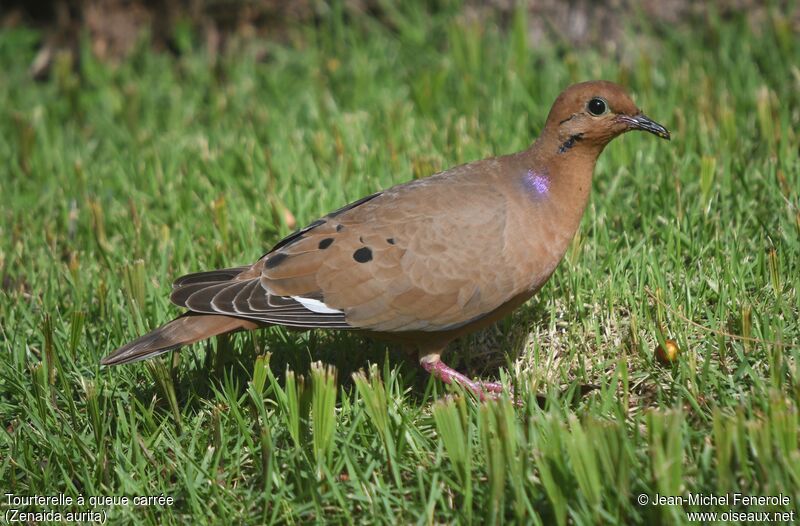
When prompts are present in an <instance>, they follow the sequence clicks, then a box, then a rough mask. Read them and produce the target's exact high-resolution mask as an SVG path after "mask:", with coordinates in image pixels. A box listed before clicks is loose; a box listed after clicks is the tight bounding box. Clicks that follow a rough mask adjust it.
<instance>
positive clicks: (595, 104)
mask: <svg viewBox="0 0 800 526" xmlns="http://www.w3.org/2000/svg"><path fill="white" fill-rule="evenodd" d="M586 109H588V110H589V113H591V114H592V115H595V116H598V115H602V114H604V113H606V112H607V111H608V103H607V102H606V101H604V100H603V99H601V98H600V97H595V98H593V99H592V100H590V101H589V103H588V104H587V105H586Z"/></svg>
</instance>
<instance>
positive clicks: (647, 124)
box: [619, 113, 669, 140]
mask: <svg viewBox="0 0 800 526" xmlns="http://www.w3.org/2000/svg"><path fill="white" fill-rule="evenodd" d="M619 120H620V121H622V122H624V123H625V124H627V125H628V129H629V130H644V131H648V132H650V133H652V134H653V135H658V136H659V137H661V138H662V139H666V140H669V131H668V130H667V129H666V128H665V127H663V126H661V125H660V124H659V123H657V122H656V121H654V120H653V119H651V118H650V117H648V116H646V115H644V114H642V113H640V114H638V115H633V116H631V115H620V116H619Z"/></svg>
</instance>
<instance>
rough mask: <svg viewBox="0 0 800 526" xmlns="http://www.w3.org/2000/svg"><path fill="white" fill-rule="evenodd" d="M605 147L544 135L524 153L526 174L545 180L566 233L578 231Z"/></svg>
mask: <svg viewBox="0 0 800 526" xmlns="http://www.w3.org/2000/svg"><path fill="white" fill-rule="evenodd" d="M604 147H605V144H597V143H590V142H588V141H582V139H581V138H579V137H564V136H559V135H558V134H557V133H543V134H542V136H541V137H540V138H539V139H538V140H537V141H536V142H535V143H534V144H533V145H532V146H531V147H530V148H529V149H528V150H526V151H525V152H524V155H525V157H526V164H527V165H528V166H530V167H532V168H531V171H529V173H532V172H533V171H535V172H536V175H535V176H533V177H536V176H540V177H543V178H546V183H547V186H548V194H549V196H548V197H549V200H550V201H551V203H552V204H553V205H554V206H555V207H557V208H558V209H559V212H560V213H559V214H558V215H559V219H560V222H562V223H565V226H566V227H568V229H571V230H572V232H573V233H574V230H575V229H577V228H578V224H579V223H580V220H581V217H582V216H583V210H584V208H585V207H586V203H587V202H588V199H589V192H590V191H591V188H592V173H593V172H594V166H595V163H596V162H597V158H598V156H599V155H600V153H601V152H602V151H603V148H604Z"/></svg>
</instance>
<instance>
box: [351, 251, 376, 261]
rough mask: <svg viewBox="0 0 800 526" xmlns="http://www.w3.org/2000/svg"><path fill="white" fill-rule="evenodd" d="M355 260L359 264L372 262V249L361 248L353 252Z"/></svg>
mask: <svg viewBox="0 0 800 526" xmlns="http://www.w3.org/2000/svg"><path fill="white" fill-rule="evenodd" d="M353 259H355V260H356V261H358V262H359V263H366V262H368V261H372V249H370V248H369V247H361V248H359V249H358V250H356V251H355V252H353Z"/></svg>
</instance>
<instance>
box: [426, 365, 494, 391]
mask: <svg viewBox="0 0 800 526" xmlns="http://www.w3.org/2000/svg"><path fill="white" fill-rule="evenodd" d="M420 365H422V368H423V369H425V370H426V371H428V373H430V374H432V375H433V376H435V377H436V378H438V379H439V380H441V381H442V382H444V383H446V384H452V383H453V382H456V383H457V384H459V385H461V386H462V387H465V388H467V389H469V390H470V391H472V392H473V393H474V394H475V396H477V397H479V398H480V399H481V401H484V400H486V399H488V398H491V399H496V398H499V395H500V393H502V392H503V391H504V387H503V384H501V383H500V382H477V381H475V380H472V379H470V378H468V377H467V376H465V375H463V374H461V373H459V372H458V371H456V370H455V369H453V368H452V367H450V366H448V365H447V364H446V363H444V362H443V361H441V360H435V361H427V360H420Z"/></svg>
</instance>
